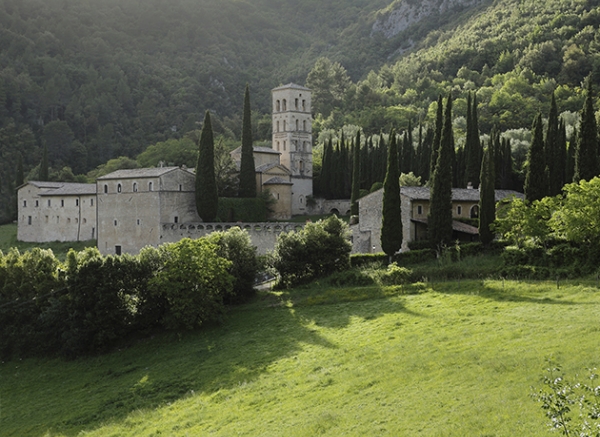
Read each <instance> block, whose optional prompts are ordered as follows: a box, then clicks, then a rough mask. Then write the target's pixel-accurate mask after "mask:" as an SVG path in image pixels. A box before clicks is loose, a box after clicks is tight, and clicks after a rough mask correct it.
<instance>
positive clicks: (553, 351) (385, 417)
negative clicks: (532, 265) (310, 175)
mask: <svg viewBox="0 0 600 437" xmlns="http://www.w3.org/2000/svg"><path fill="white" fill-rule="evenodd" d="M595 285H596V284H595V283H593V284H588V285H585V284H584V285H566V284H565V285H562V286H561V289H560V290H557V289H556V285H555V284H553V283H533V284H527V283H516V282H508V281H507V282H506V283H505V284H503V283H502V282H501V281H485V282H482V281H462V282H461V283H460V285H459V284H458V283H445V284H443V283H436V284H434V285H433V287H434V290H428V292H426V293H424V294H420V295H400V294H397V293H396V292H395V291H394V289H393V288H391V289H386V290H379V289H377V288H360V289H355V290H352V289H337V290H335V289H326V288H323V289H318V288H312V289H300V290H296V291H294V293H293V298H292V297H291V296H292V295H291V294H289V293H284V294H282V295H278V294H276V293H265V294H262V295H261V296H259V298H258V299H257V300H256V301H255V302H254V303H252V304H250V305H247V306H243V307H239V308H237V309H235V310H234V311H233V312H232V313H230V315H229V316H228V318H227V320H225V321H224V323H223V324H222V326H220V327H213V328H207V329H204V330H202V331H201V332H197V333H190V334H186V335H184V336H182V337H180V338H178V337H176V336H172V337H171V336H162V337H157V338H154V339H150V340H147V341H144V342H142V343H140V344H138V345H136V346H135V347H131V348H129V349H125V350H123V351H119V352H115V353H112V354H108V355H104V356H101V357H97V358H89V359H81V360H77V361H74V362H62V361H54V360H47V361H39V360H26V361H22V362H7V363H2V364H1V365H0V381H1V382H0V384H1V385H0V400H1V404H0V405H1V406H0V408H1V409H0V429H1V430H2V435H3V436H5V435H6V436H28V435H30V436H40V435H47V436H58V435H67V436H73V435H77V434H78V433H79V432H81V431H85V435H89V436H110V435H114V436H151V435H170V436H185V435H208V434H210V435H219V436H229V435H248V436H256V435H261V436H281V435H286V436H313V435H316V434H321V435H330V436H339V435H390V436H392V435H393V436H396V435H423V436H463V435H473V436H475V435H479V436H483V435H486V436H515V435H527V436H542V435H547V428H546V425H545V419H544V417H543V412H542V410H541V408H540V407H539V405H538V404H536V403H535V402H534V401H533V400H532V399H531V398H530V394H531V392H532V388H531V387H532V386H539V385H540V382H539V381H540V375H541V374H542V371H543V369H544V367H545V366H546V362H545V360H546V359H547V358H548V357H552V358H553V359H555V360H556V361H559V362H561V363H563V364H564V369H565V371H566V372H567V373H569V374H571V375H573V374H575V373H576V372H582V373H584V369H586V368H587V367H593V366H598V365H599V364H600V363H599V362H598V356H597V353H596V345H597V339H598V327H597V324H596V323H590V320H598V317H599V316H600V294H599V293H598V290H597V289H596V288H595ZM396 291H397V289H396Z"/></svg>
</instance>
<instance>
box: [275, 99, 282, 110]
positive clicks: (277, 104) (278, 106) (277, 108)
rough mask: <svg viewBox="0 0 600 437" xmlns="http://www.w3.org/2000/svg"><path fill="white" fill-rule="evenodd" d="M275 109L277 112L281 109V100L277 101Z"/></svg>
mask: <svg viewBox="0 0 600 437" xmlns="http://www.w3.org/2000/svg"><path fill="white" fill-rule="evenodd" d="M275 111H276V112H279V111H281V104H280V102H279V100H277V102H276V103H275Z"/></svg>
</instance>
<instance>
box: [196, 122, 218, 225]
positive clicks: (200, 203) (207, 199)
mask: <svg viewBox="0 0 600 437" xmlns="http://www.w3.org/2000/svg"><path fill="white" fill-rule="evenodd" d="M218 204H219V198H218V195H217V180H216V178H215V143H214V139H213V131H212V125H211V122H210V113H209V112H208V111H206V114H205V115H204V123H203V124H202V133H201V134H200V141H199V144H198V164H197V165H196V209H197V211H198V215H199V216H200V218H201V219H202V221H205V222H211V221H214V220H215V218H216V217H217V208H218Z"/></svg>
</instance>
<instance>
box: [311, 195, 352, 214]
mask: <svg viewBox="0 0 600 437" xmlns="http://www.w3.org/2000/svg"><path fill="white" fill-rule="evenodd" d="M307 214H311V215H319V214H335V215H337V216H338V217H339V216H342V215H349V214H350V199H333V200H326V199H321V198H317V199H314V204H313V205H311V206H309V207H308V208H307Z"/></svg>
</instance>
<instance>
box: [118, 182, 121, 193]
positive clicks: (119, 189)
mask: <svg viewBox="0 0 600 437" xmlns="http://www.w3.org/2000/svg"><path fill="white" fill-rule="evenodd" d="M121 190H122V187H121V184H117V193H120V192H121Z"/></svg>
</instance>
